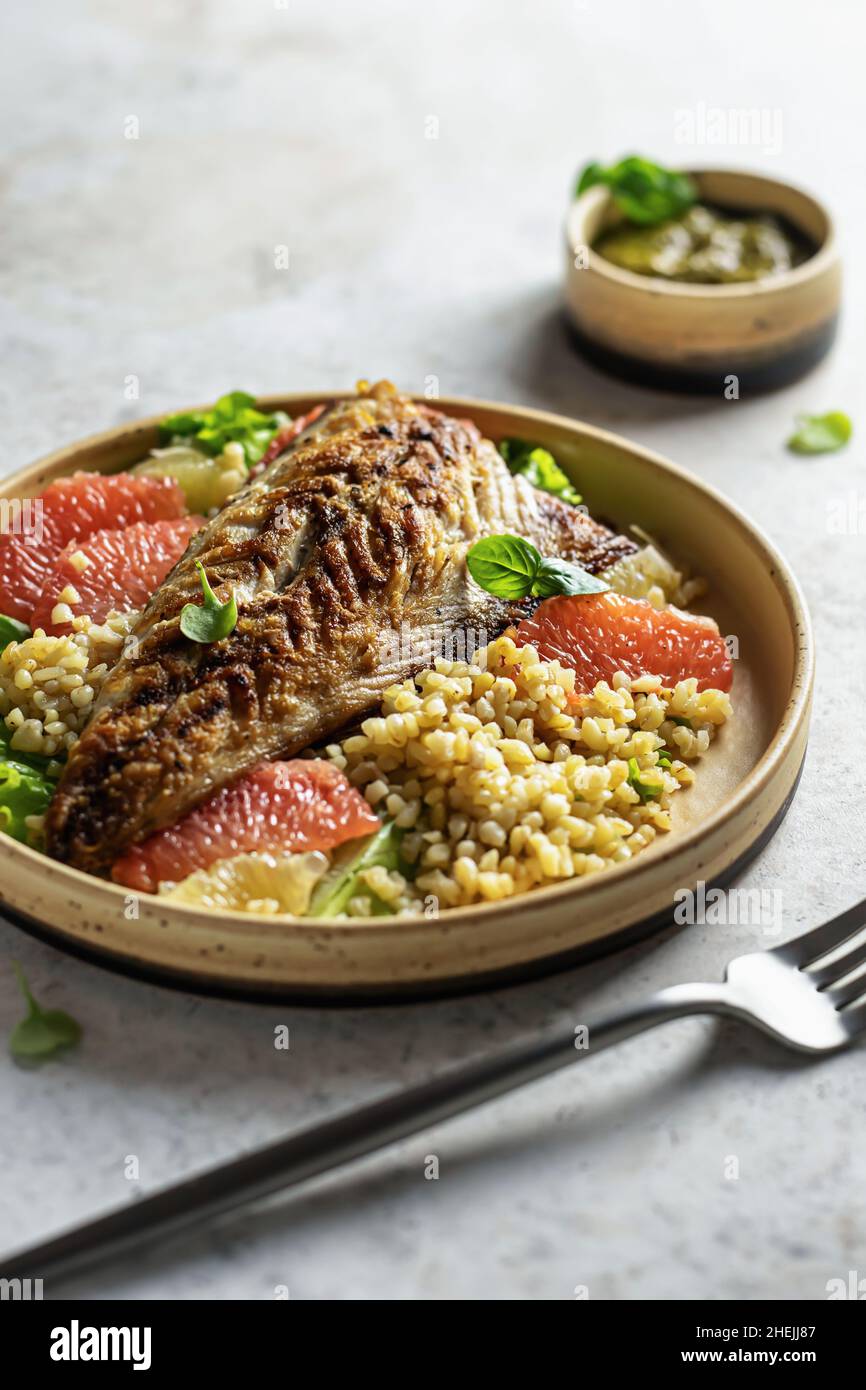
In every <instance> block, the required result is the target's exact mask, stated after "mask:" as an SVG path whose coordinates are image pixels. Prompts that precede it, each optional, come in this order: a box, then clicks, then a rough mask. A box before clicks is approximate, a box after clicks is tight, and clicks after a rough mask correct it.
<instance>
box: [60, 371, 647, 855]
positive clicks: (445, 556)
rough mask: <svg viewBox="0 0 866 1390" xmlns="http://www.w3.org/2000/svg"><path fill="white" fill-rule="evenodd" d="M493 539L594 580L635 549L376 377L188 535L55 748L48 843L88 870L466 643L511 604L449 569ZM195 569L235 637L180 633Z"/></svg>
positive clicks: (483, 636) (510, 617)
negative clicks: (74, 733)
mask: <svg viewBox="0 0 866 1390" xmlns="http://www.w3.org/2000/svg"><path fill="white" fill-rule="evenodd" d="M507 530H510V531H513V532H515V533H517V534H520V535H523V536H525V537H526V538H527V539H528V540H531V541H532V542H533V543H534V544H536V545H537V546H538V548H539V549H540V550H542V551H544V552H545V553H548V554H558V555H562V556H563V557H564V558H567V559H571V560H575V561H577V562H579V563H581V564H584V565H585V566H586V567H587V568H588V569H591V570H593V571H594V572H597V571H598V570H600V569H603V568H605V567H606V565H608V564H611V563H612V562H613V560H614V559H615V558H617V556H618V555H620V554H625V553H629V552H630V551H631V550H633V549H634V545H633V544H632V542H630V541H627V540H625V539H624V538H622V537H615V536H613V535H612V533H611V532H610V531H608V530H607V529H606V528H605V527H601V526H599V525H598V524H597V523H596V522H594V521H592V520H591V519H590V518H589V517H588V516H586V515H585V514H583V513H581V512H580V511H578V510H577V509H575V508H573V507H570V506H568V505H567V504H565V503H563V502H560V501H559V500H558V499H556V498H553V497H549V496H548V495H547V494H544V493H540V492H537V491H536V490H535V489H534V488H532V487H531V486H530V484H529V483H527V482H526V480H525V479H523V478H520V477H512V476H511V474H510V473H509V472H508V469H507V467H506V466H505V464H504V462H503V460H502V459H501V458H500V456H499V454H498V453H497V451H496V450H495V449H494V447H493V445H492V444H490V443H489V442H488V441H485V440H482V439H481V437H480V434H479V432H478V430H477V428H476V427H475V426H474V425H473V424H472V423H471V422H467V421H458V420H455V419H451V418H449V417H447V416H444V415H441V414H439V413H437V412H435V411H433V410H432V409H430V408H428V407H424V406H418V405H415V404H414V403H413V402H411V401H410V400H409V399H407V398H406V397H402V396H399V395H398V394H397V393H396V392H395V391H394V390H393V388H390V387H388V386H387V385H385V384H383V385H380V386H379V387H377V388H374V390H373V392H372V393H371V395H370V397H368V398H364V399H359V400H354V401H349V402H342V403H339V404H338V405H336V406H334V407H332V408H331V409H330V410H329V411H327V412H326V413H325V414H323V415H322V416H321V417H320V418H318V419H317V420H316V421H315V422H314V423H313V424H311V425H310V426H309V427H308V428H307V429H306V430H305V431H304V432H303V433H302V434H301V435H300V436H299V437H298V438H297V439H296V440H294V441H293V442H292V443H291V444H290V446H289V448H288V450H287V452H286V453H284V454H283V455H281V456H280V457H278V458H276V459H275V460H274V461H273V462H271V463H270V464H269V465H268V466H267V468H266V469H265V471H264V472H263V473H262V474H261V475H260V476H258V477H256V478H255V479H254V480H253V481H251V482H250V483H249V484H248V486H247V487H246V488H245V489H244V491H243V492H242V493H240V494H239V495H238V496H237V497H236V498H235V499H233V500H232V501H230V502H229V503H228V504H227V505H226V506H225V507H224V508H223V510H222V511H221V512H220V514H219V515H218V516H217V517H215V518H214V519H213V520H212V521H211V522H210V523H209V524H208V525H207V526H206V527H204V528H203V530H202V531H201V532H199V533H198V534H197V535H196V536H194V537H193V540H192V542H191V543H190V546H189V548H188V550H187V552H186V554H185V556H184V557H183V558H182V559H181V560H180V562H179V563H178V564H177V565H176V566H175V568H174V570H173V571H172V572H171V574H170V575H169V576H168V577H167V579H166V580H165V581H164V583H163V584H162V585H161V587H160V589H159V590H158V591H157V592H156V594H154V596H153V598H152V599H151V600H150V602H149V603H148V605H147V607H146V609H145V611H144V613H143V614H142V617H141V619H140V621H139V623H138V626H137V628H136V630H135V632H134V634H133V639H132V643H131V647H130V649H129V650H128V652H127V654H125V655H124V656H123V657H122V658H121V661H120V662H119V663H118V665H117V666H116V667H115V669H114V671H113V672H112V673H111V675H110V676H109V678H108V680H107V682H106V684H105V686H104V688H103V691H102V694H101V696H100V699H99V702H98V704H97V706H96V709H95V711H94V714H93V717H92V719H91V721H90V723H89V725H88V726H87V728H86V730H85V732H84V733H83V735H82V737H81V738H80V739H79V741H78V743H77V744H76V745H75V746H74V748H73V749H72V752H71V755H70V758H69V762H68V764H67V767H66V769H65V771H64V774H63V776H62V778H61V781H60V784H59V786H58V790H57V793H56V795H55V797H54V800H53V801H52V804H51V807H50V808H49V812H48V816H47V820H46V834H47V844H48V849H49V852H50V853H51V854H53V855H54V856H55V857H56V858H58V859H62V860H65V861H66V862H69V863H72V864H74V865H76V866H78V867H80V868H84V869H87V870H89V871H90V872H95V873H102V874H104V873H106V872H107V871H108V870H109V869H110V867H111V864H112V863H113V861H114V860H115V859H116V858H117V856H118V855H119V854H120V853H121V852H122V850H123V849H125V848H126V847H127V846H128V845H129V844H131V843H136V842H139V841H141V840H142V839H144V838H146V836H147V835H149V834H151V833H152V832H153V831H154V830H157V829H160V828H162V827H163V826H166V825H170V824H172V823H174V821H176V820H177V819H178V818H179V817H180V816H181V815H183V814H184V813H185V812H186V811H188V810H190V809H191V808H192V807H193V806H195V805H196V804H198V803H199V802H201V801H202V800H203V799H205V798H206V797H207V796H209V795H210V794H211V793H212V792H213V791H214V790H215V789H217V788H219V787H221V786H224V785H225V784H226V783H227V782H229V781H232V780H234V779H235V778H236V777H238V776H240V775H241V774H242V773H244V772H245V771H247V770H248V769H250V768H252V767H253V766H255V765H256V764H257V763H260V762H261V761H262V760H263V759H272V758H277V757H290V756H291V755H292V754H293V753H296V752H298V751H300V750H301V749H303V748H306V747H307V746H309V745H310V744H312V743H315V742H317V741H319V740H321V739H322V738H324V737H326V736H327V735H328V734H329V733H335V732H336V731H337V730H339V729H342V728H344V727H345V726H346V725H348V724H351V723H352V722H354V721H357V720H358V719H360V718H362V717H363V716H364V715H365V714H366V713H367V712H369V710H370V709H371V708H372V707H373V706H374V705H375V704H376V703H377V701H378V700H379V699H380V697H381V695H382V692H383V691H384V690H385V689H386V688H387V687H388V686H389V685H391V684H393V683H394V681H396V680H401V679H404V678H405V677H406V676H408V675H411V674H413V673H414V671H416V670H418V669H419V667H421V666H423V665H427V664H429V660H430V656H431V653H435V652H436V651H437V650H442V645H443V644H445V643H447V640H448V639H449V638H450V637H451V635H452V634H454V633H455V632H461V631H471V632H473V633H478V639H479V644H480V643H481V642H483V641H486V640H489V638H491V637H493V636H494V635H495V634H496V633H497V632H498V631H500V630H501V629H502V628H503V627H504V626H506V625H507V624H508V623H509V622H513V621H516V620H518V619H519V618H520V617H521V616H523V615H524V614H525V613H526V611H527V606H526V605H521V604H509V603H504V602H502V601H500V600H498V599H495V598H493V597H492V596H491V595H490V594H487V593H485V592H483V591H482V590H480V589H478V588H477V587H476V586H475V585H474V584H472V582H471V581H470V579H469V577H468V572H467V570H466V564H465V555H466V550H467V549H468V547H469V545H470V544H472V543H473V542H474V541H475V540H476V539H478V538H479V537H480V536H482V535H489V534H492V533H495V532H501V531H507ZM196 559H198V560H200V561H201V562H202V564H203V565H204V566H205V569H206V571H207V574H208V578H209V580H210V583H211V585H212V586H213V588H214V589H215V591H216V592H217V594H218V595H219V596H220V598H223V599H224V598H226V597H227V596H228V593H229V590H230V589H232V588H233V589H234V592H235V596H236V598H237V601H238V609H239V618H238V623H237V626H236V627H235V629H234V631H233V632H232V633H231V634H230V635H229V636H228V637H227V638H225V639H223V640H222V641H220V642H217V643H213V644H211V645H201V644H197V643H193V642H190V641H188V640H187V639H186V638H185V637H183V635H182V634H181V632H180V628H179V615H180V611H181V609H182V608H183V606H184V604H185V603H188V602H197V601H200V597H201V587H200V582H199V576H198V571H197V570H196V568H195V565H194V560H196ZM404 625H408V628H409V629H410V631H411V635H412V641H411V642H410V643H409V644H408V645H407V644H405V643H404V642H402V636H401V635H402V634H403V633H404V632H405V626H404ZM392 638H393V639H394V640H393V641H392V640H390V639H392ZM383 639H388V640H385V641H383Z"/></svg>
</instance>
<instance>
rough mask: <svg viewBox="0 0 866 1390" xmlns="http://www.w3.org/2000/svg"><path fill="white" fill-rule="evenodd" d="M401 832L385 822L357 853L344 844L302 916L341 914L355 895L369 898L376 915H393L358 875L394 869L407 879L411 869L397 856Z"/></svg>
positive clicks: (399, 855) (350, 846)
mask: <svg viewBox="0 0 866 1390" xmlns="http://www.w3.org/2000/svg"><path fill="white" fill-rule="evenodd" d="M405 833H406V832H405V831H404V830H401V829H398V827H397V826H396V825H395V824H394V822H393V821H386V822H385V823H384V825H383V826H382V828H381V829H380V830H377V831H376V832H375V834H373V835H371V836H369V837H368V838H367V839H366V840H365V841H364V843H363V846H362V847H361V849H360V850H359V848H358V846H357V845H356V844H348V845H346V846H345V847H344V848H343V849H342V850H341V851H340V852H338V854H337V856H336V857H335V860H334V863H333V864H332V866H331V868H330V869H329V870H328V872H327V873H326V874H325V876H324V878H323V879H321V881H320V882H319V883H318V884H317V885H316V888H315V889H314V891H313V896H312V898H311V900H310V906H309V907H308V909H307V912H306V916H307V917H337V916H339V914H340V913H341V912H345V910H346V908H347V906H348V904H349V901H350V899H351V898H355V897H359V896H365V897H368V898H369V899H370V901H371V903H372V904H373V907H374V908H375V909H376V915H378V916H385V915H390V916H393V913H394V909H393V908H392V907H390V906H389V905H388V904H387V903H383V902H382V900H381V898H377V897H376V894H375V893H373V892H372V891H371V890H370V889H369V888H368V887H367V885H366V884H364V883H362V882H361V874H362V873H363V872H364V870H365V869H374V868H376V867H377V866H378V865H382V867H383V868H385V869H387V870H388V871H389V873H390V872H392V871H394V870H395V869H396V870H398V871H399V872H400V873H401V874H404V875H405V876H406V877H407V878H411V877H412V876H413V874H412V870H411V868H410V867H409V866H408V865H407V864H406V863H404V861H403V858H402V856H401V854H400V842H401V840H402V839H403V836H404V834H405Z"/></svg>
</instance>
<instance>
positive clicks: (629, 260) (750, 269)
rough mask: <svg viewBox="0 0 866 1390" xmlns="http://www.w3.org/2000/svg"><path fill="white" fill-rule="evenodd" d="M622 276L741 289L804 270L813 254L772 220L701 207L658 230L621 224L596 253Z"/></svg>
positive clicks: (601, 240) (601, 241)
mask: <svg viewBox="0 0 866 1390" xmlns="http://www.w3.org/2000/svg"><path fill="white" fill-rule="evenodd" d="M593 249H594V250H595V251H597V252H598V254H599V255H600V256H604V258H605V260H606V261H610V262H611V263H612V264H613V265H618V266H619V267H620V268H621V269H622V270H630V271H632V272H633V273H634V274H636V275H655V276H660V277H661V278H662V279H664V280H681V281H685V282H687V283H690V284H694V285H738V284H745V283H746V282H748V281H751V280H763V279H765V278H766V277H767V276H769V275H781V274H782V273H783V272H784V271H786V270H791V269H792V268H793V267H794V266H798V265H801V264H802V262H803V261H805V260H806V259H807V258H808V257H809V256H810V255H811V254H812V248H811V247H810V246H809V245H808V244H807V243H806V242H805V241H804V240H803V239H802V238H801V237H799V236H798V235H797V234H796V233H795V232H793V230H789V229H787V228H786V227H783V226H782V224H781V223H780V222H779V221H778V220H777V219H776V218H775V217H770V216H764V215H761V216H757V217H752V216H745V215H743V216H739V217H738V216H737V215H736V214H732V213H725V212H721V211H718V210H716V209H713V208H708V207H705V206H704V205H703V204H702V203H696V204H695V205H694V207H691V208H689V210H688V212H684V213H683V214H682V215H681V216H680V217H673V218H671V219H670V220H669V221H667V222H660V223H658V225H657V226H655V227H637V226H635V225H634V224H632V223H622V224H620V225H619V226H616V227H612V228H611V229H610V230H609V231H607V232H603V233H602V235H601V236H600V237H599V239H598V241H597V242H596V243H595V246H594V248H593Z"/></svg>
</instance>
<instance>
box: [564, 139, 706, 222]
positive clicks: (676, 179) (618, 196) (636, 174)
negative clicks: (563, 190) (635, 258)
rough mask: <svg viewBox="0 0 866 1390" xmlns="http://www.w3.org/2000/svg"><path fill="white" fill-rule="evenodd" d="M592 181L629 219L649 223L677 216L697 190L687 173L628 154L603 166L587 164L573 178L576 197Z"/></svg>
mask: <svg viewBox="0 0 866 1390" xmlns="http://www.w3.org/2000/svg"><path fill="white" fill-rule="evenodd" d="M595 184H604V185H605V187H607V188H609V189H610V193H611V197H612V198H613V200H614V202H615V203H616V205H617V207H618V208H619V210H620V212H622V214H623V216H624V217H626V218H627V219H628V221H629V222H636V223H638V224H639V225H641V226H645V227H649V226H653V225H654V224H655V223H657V222H665V221H667V220H668V219H669V218H671V217H679V216H680V214H681V213H684V212H686V211H687V210H688V209H689V208H690V207H691V206H692V204H693V203H695V202H696V201H697V196H698V191H697V188H696V187H695V185H694V183H693V182H692V180H691V179H690V178H689V177H688V175H687V174H680V173H677V172H676V171H675V170H673V169H665V168H664V167H663V166H662V165H661V164H654V163H653V161H652V160H651V159H643V158H642V157H641V156H640V155H629V156H628V157H627V158H626V159H621V160H619V162H618V163H616V164H611V165H610V166H609V167H607V168H605V167H604V166H603V165H601V164H598V163H595V162H593V163H591V164H587V165H586V167H585V168H584V169H583V171H582V173H581V175H580V178H579V179H578V181H577V186H576V189H575V194H576V196H577V197H579V196H580V194H581V193H584V192H585V191H586V189H587V188H592V187H594V185H595Z"/></svg>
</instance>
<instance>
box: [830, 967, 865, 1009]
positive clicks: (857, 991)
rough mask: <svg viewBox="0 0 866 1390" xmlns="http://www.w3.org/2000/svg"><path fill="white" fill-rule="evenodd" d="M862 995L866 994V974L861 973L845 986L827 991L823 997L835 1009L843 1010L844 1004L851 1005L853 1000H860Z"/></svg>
mask: <svg viewBox="0 0 866 1390" xmlns="http://www.w3.org/2000/svg"><path fill="white" fill-rule="evenodd" d="M864 994H866V974H864V973H863V972H862V971H861V973H860V974H859V975H856V976H855V977H854V979H853V980H849V981H848V983H847V985H840V986H839V988H838V989H828V990H827V991H826V993H825V997H826V998H827V999H829V1000H830V1001H831V1003H832V1004H834V1005H835V1007H836V1008H837V1009H844V1007H845V1005H846V1004H853V1003H854V1000H855V999H861V998H862V997H863V995H864Z"/></svg>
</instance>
